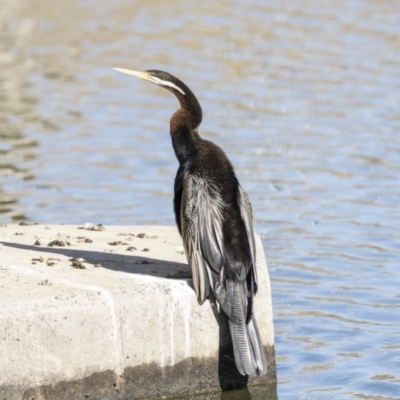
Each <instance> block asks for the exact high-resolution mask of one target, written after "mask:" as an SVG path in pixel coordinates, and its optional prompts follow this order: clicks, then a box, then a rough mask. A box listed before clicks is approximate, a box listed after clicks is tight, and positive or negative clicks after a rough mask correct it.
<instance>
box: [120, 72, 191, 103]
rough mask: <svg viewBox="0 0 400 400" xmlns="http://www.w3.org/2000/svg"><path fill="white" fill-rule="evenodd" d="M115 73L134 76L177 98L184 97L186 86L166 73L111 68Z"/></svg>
mask: <svg viewBox="0 0 400 400" xmlns="http://www.w3.org/2000/svg"><path fill="white" fill-rule="evenodd" d="M113 69H114V70H115V71H118V72H122V73H123V74H128V75H132V76H136V77H137V78H141V79H144V80H145V81H149V82H152V83H154V84H155V85H157V86H161V87H163V88H165V89H167V90H169V91H170V92H172V93H174V94H175V95H176V96H177V97H178V98H179V95H183V96H186V92H187V89H188V88H187V86H186V85H185V84H184V83H183V82H182V81H180V80H179V79H178V78H175V76H173V75H171V74H169V73H168V72H164V71H158V70H148V71H144V72H138V71H132V70H130V69H124V68H113Z"/></svg>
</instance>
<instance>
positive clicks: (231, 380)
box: [0, 227, 276, 400]
mask: <svg viewBox="0 0 400 400" xmlns="http://www.w3.org/2000/svg"><path fill="white" fill-rule="evenodd" d="M62 228H65V227H62ZM18 238H19V237H18ZM179 241H180V240H179ZM257 242H258V243H257V256H258V257H257V259H258V262H257V264H258V267H259V268H263V271H264V277H265V285H263V286H264V288H265V289H266V292H264V293H259V296H257V298H256V303H257V301H258V300H259V301H260V302H261V303H262V304H260V306H262V307H258V306H256V314H257V313H258V312H260V313H263V312H264V311H263V308H264V309H265V308H267V309H268V308H270V306H271V297H270V283H269V276H268V270H267V265H266V262H265V256H264V253H263V250H262V245H261V241H260V239H259V238H258V237H257ZM164 243H165V242H164ZM3 250H4V249H3ZM9 255H11V258H12V259H13V258H14V253H9ZM168 256H169V255H168ZM163 260H164V258H163ZM264 268H265V269H264ZM106 272H107V271H106ZM57 273H59V272H57ZM265 273H266V276H265ZM111 275H112V276H116V275H117V278H118V274H116V273H113V272H111ZM111 275H110V273H108V274H107V276H111ZM77 277H78V276H77ZM119 278H121V277H119ZM164 283H165V284H166V285H168V284H172V283H173V282H172V281H170V282H167V281H164ZM186 295H189V297H190V298H192V297H193V300H194V295H193V293H192V292H191V290H188V291H187V294H186ZM186 295H185V296H186ZM260 295H262V297H260ZM185 301H186V300H185ZM197 307H199V306H197ZM207 308H208V309H210V306H209V305H208V306H207V307H206V305H203V306H201V307H199V308H198V312H201V313H205V312H206V310H207ZM96 310H98V311H100V310H101V308H96ZM210 311H211V310H210ZM99 317H104V316H103V314H99ZM214 317H215V315H214ZM270 317H271V320H270V321H269V322H270V325H269V328H268V330H267V331H264V334H266V336H265V335H264V336H265V338H264V339H267V340H266V342H264V343H265V344H267V343H268V345H269V346H267V347H266V351H267V354H268V364H269V373H268V375H267V377H263V378H257V379H252V380H250V381H249V382H247V381H246V380H245V379H244V378H243V377H241V376H240V375H238V373H237V370H236V367H235V365H234V362H233V355H232V349H231V345H227V344H226V338H227V337H229V333H228V332H229V328H228V326H227V322H226V321H225V323H224V322H222V323H221V319H220V318H217V320H218V325H217V326H219V339H220V346H218V332H216V334H217V337H216V339H217V340H215V339H214V338H213V341H211V342H210V343H209V344H212V343H215V345H216V347H215V350H214V345H212V346H211V348H212V352H211V353H210V352H208V353H207V354H211V357H210V356H209V355H208V356H206V358H198V355H197V358H196V354H193V356H192V357H189V358H187V357H186V358H182V357H176V358H175V360H176V363H175V364H173V365H170V364H168V365H165V366H164V365H163V364H161V365H160V364H157V363H156V362H154V363H153V362H152V361H150V362H149V363H147V364H140V365H136V366H129V365H126V366H125V368H122V369H115V368H107V367H106V368H104V366H103V368H99V370H98V371H96V370H94V371H93V369H92V373H89V374H87V375H86V376H84V377H82V376H75V377H74V376H70V377H69V378H67V379H65V378H64V379H63V378H62V377H60V378H61V379H58V380H53V381H52V380H51V379H50V380H49V379H45V380H42V382H40V384H38V385H34V384H33V382H31V384H27V382H26V381H25V382H23V381H21V384H19V382H18V381H16V382H14V385H13V386H11V385H7V380H5V381H4V380H3V384H2V385H1V387H0V398H1V400H3V399H18V400H19V399H21V398H23V399H29V400H33V399H35V400H39V399H49V400H50V399H78V398H79V399H81V398H89V399H105V400H108V399H110V400H111V399H112V400H114V399H145V398H149V399H156V398H160V397H163V396H171V395H174V396H176V395H185V394H193V393H199V392H204V391H206V392H213V391H218V390H220V389H221V388H222V389H231V388H237V387H242V386H244V385H245V384H246V383H249V384H250V385H254V384H267V385H268V387H270V388H271V390H269V389H268V391H271V393H272V396H273V394H274V393H275V395H276V372H275V358H274V347H273V343H274V341H273V330H272V315H270ZM257 318H258V317H257ZM211 319H212V320H213V321H215V319H214V318H212V313H211ZM68 320H69V319H68ZM210 322H211V320H210ZM259 322H260V320H259ZM211 325H213V324H211ZM214 325H215V322H214ZM225 325H226V326H225ZM264 326H265V325H264ZM213 329H214V328H213ZM27 339H29V338H27ZM77 344H78V343H75V346H74V347H76V345H77ZM176 344H178V343H176ZM221 346H222V347H221ZM218 348H220V350H219V354H218ZM39 351H43V350H40V347H39ZM189 355H190V354H189ZM3 361H6V360H5V359H3ZM64 361H65V360H64ZM6 364H7V363H6ZM6 364H5V365H4V363H3V366H6ZM21 364H23V358H21V359H20V362H19V364H18V365H21ZM38 367H39V368H40V365H38ZM66 367H67V368H68V364H67V365H66ZM21 369H22V370H23V365H21ZM38 371H39V370H38ZM6 375H7V374H6ZM43 382H45V383H43ZM274 387H275V390H274ZM268 398H274V397H268Z"/></svg>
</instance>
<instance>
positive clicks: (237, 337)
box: [115, 68, 267, 376]
mask: <svg viewBox="0 0 400 400" xmlns="http://www.w3.org/2000/svg"><path fill="white" fill-rule="evenodd" d="M115 69H116V70H117V71H119V72H123V73H126V74H129V75H133V76H136V77H138V78H141V79H144V80H147V81H150V82H152V83H154V84H156V85H158V86H161V87H163V88H165V89H167V90H169V91H170V92H172V93H173V94H174V95H175V96H176V97H177V99H178V100H179V103H180V108H179V109H178V110H177V111H175V113H174V114H173V116H172V118H171V121H170V134H171V139H172V146H173V148H174V151H175V155H176V157H177V159H178V161H179V169H178V172H177V174H176V178H175V190H174V191H175V197H174V209H175V217H176V223H177V225H178V229H179V232H180V234H181V235H182V238H183V243H184V248H185V252H186V256H187V259H188V262H189V265H190V267H191V270H192V278H193V286H194V290H195V292H196V295H197V300H198V302H199V303H200V304H203V303H204V301H205V300H206V299H207V298H208V296H209V295H210V292H212V294H213V295H214V297H215V299H216V300H217V302H218V303H219V305H220V308H221V309H222V310H223V312H224V313H225V314H226V315H227V316H228V318H229V327H230V332H231V336H232V343H233V350H234V356H235V362H236V366H237V369H238V371H239V372H240V374H242V375H248V376H256V375H265V374H266V373H267V361H266V358H265V353H264V349H263V345H262V341H261V338H260V334H259V331H258V328H257V323H256V320H255V316H254V315H253V298H254V295H255V294H256V292H257V273H256V249H255V241H254V233H253V217H252V209H251V205H250V202H249V198H248V197H247V194H246V193H245V191H244V190H243V189H242V187H241V186H240V184H239V182H238V179H237V177H236V175H235V172H234V169H233V167H232V164H231V163H230V161H229V160H228V158H227V156H226V154H225V153H224V152H223V151H222V150H221V149H220V148H219V147H218V146H217V145H215V144H214V143H212V142H210V141H208V140H205V139H202V138H201V137H200V136H199V133H198V127H199V125H200V123H201V120H202V110H201V107H200V104H199V102H198V100H197V98H196V97H195V95H194V94H193V93H192V91H191V90H190V89H189V88H188V87H187V86H186V85H185V84H184V83H183V82H182V81H180V80H179V79H178V78H176V77H174V76H172V75H171V74H169V73H167V72H163V71H157V70H149V71H145V72H136V71H130V70H126V69H120V68H115Z"/></svg>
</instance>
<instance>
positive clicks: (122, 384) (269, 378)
mask: <svg viewBox="0 0 400 400" xmlns="http://www.w3.org/2000/svg"><path fill="white" fill-rule="evenodd" d="M264 348H265V351H266V354H267V360H268V364H269V365H268V368H269V369H268V374H267V375H266V376H265V377H261V378H255V379H250V380H249V381H248V379H247V378H246V377H242V376H240V375H239V374H238V373H237V370H236V366H235V365H234V362H233V354H232V348H231V346H225V348H223V349H222V352H221V354H220V356H219V357H218V359H216V358H213V359H207V360H200V359H196V358H189V359H186V360H183V361H180V362H179V363H177V364H175V365H173V366H166V367H162V368H160V367H159V366H158V365H157V364H155V363H152V364H143V365H141V366H137V367H133V368H132V367H129V368H126V369H125V370H124V372H123V374H122V375H121V376H119V375H118V374H117V373H116V372H115V371H112V370H107V371H102V372H96V373H93V374H92V375H90V376H87V377H85V378H82V379H77V380H71V381H64V382H59V383H57V384H55V385H42V386H38V387H35V388H30V389H28V390H26V391H25V392H24V395H23V397H22V400H49V399H57V400H71V399H90V400H117V399H118V400H139V399H140V400H154V399H161V398H164V399H165V397H170V396H174V397H175V396H186V395H190V394H195V395H196V399H198V397H197V396H198V395H199V394H200V395H201V394H204V395H205V398H206V399H211V398H212V394H213V393H214V394H216V393H219V392H220V391H221V390H231V389H240V388H243V387H246V386H247V385H249V386H250V387H251V386H252V385H264V386H263V387H262V388H258V392H259V394H260V393H261V396H262V397H260V398H262V399H265V400H275V399H277V395H276V368H275V351H274V346H265V347H264ZM15 389H16V388H15V387H9V388H7V387H5V388H2V398H4V399H7V396H12V392H14V391H15ZM216 398H219V397H218V395H217V397H216Z"/></svg>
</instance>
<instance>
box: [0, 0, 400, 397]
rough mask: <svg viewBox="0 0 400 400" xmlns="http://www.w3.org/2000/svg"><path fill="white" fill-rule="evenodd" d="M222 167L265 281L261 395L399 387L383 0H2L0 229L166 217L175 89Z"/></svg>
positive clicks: (398, 130) (398, 265)
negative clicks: (143, 75)
mask: <svg viewBox="0 0 400 400" xmlns="http://www.w3.org/2000/svg"><path fill="white" fill-rule="evenodd" d="M112 66H119V67H128V68H133V69H137V70H145V69H150V68H151V69H164V70H167V71H169V72H171V73H174V74H175V75H177V76H179V77H180V78H181V79H182V80H184V81H185V82H186V83H187V84H188V85H189V86H190V87H191V88H192V89H193V91H194V92H195V93H196V94H197V96H198V98H199V99H200V101H201V103H202V105H203V110H204V120H203V124H202V126H201V134H202V135H203V137H205V138H207V139H211V140H213V141H215V142H216V143H218V144H219V145H221V146H222V147H223V148H224V149H225V151H226V152H227V153H228V154H229V156H230V158H231V160H232V161H233V163H234V164H235V166H236V170H237V174H238V176H239V178H240V180H241V182H242V185H243V186H244V187H245V189H246V190H247V191H248V193H249V195H250V197H251V200H252V203H253V208H254V212H255V223H256V229H257V231H258V232H259V233H260V234H261V236H262V238H263V242H264V247H265V252H266V256H267V260H268V263H269V271H270V275H271V279H272V285H273V288H272V289H273V303H274V317H275V334H276V353H277V373H278V396H279V398H280V399H281V400H282V399H284V400H286V399H328V398H335V399H357V398H360V399H399V398H400V332H399V331H400V329H399V324H400V272H399V271H400V240H399V231H400V221H399V220H400V207H399V204H400V185H399V175H400V5H399V3H398V2H396V1H379V2H378V1H372V0H364V1H362V0H354V1H333V0H324V1H307V0H304V1H303V0H302V1H279V2H278V1H270V2H266V1H261V0H258V1H240V0H232V1H224V0H223V1H218V2H205V3H203V2H192V1H188V2H186V1H181V0H178V1H174V2H163V1H157V0H154V1H132V0H129V1H128V0H114V1H110V0H106V1H102V2H97V1H93V0H69V1H61V0H57V1H55V2H45V1H43V0H30V1H22V0H2V1H1V4H0V222H3V223H7V222H12V221H19V220H22V219H28V220H31V221H36V222H39V223H85V222H96V223H98V222H102V223H104V224H120V225H133V224H162V225H172V224H174V217H173V213H172V185H173V179H174V176H175V171H176V168H177V162H176V160H175V156H174V154H173V151H172V148H171V143H170V138H169V134H168V130H169V118H170V116H171V114H172V112H173V111H174V110H175V108H176V106H177V102H176V100H175V99H174V98H173V96H172V95H171V94H170V93H168V92H167V91H164V90H162V89H160V88H157V87H156V86H154V85H151V84H149V83H147V82H143V81H139V80H136V79H134V78H132V77H128V76H124V75H121V74H118V73H116V72H114V71H112V70H111V69H110V67H112Z"/></svg>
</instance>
